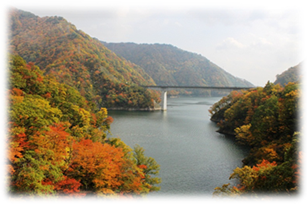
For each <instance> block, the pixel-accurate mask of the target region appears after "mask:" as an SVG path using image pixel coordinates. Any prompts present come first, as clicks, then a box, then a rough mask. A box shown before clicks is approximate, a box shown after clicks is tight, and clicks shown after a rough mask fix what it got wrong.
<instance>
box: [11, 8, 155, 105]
mask: <svg viewBox="0 0 307 204" xmlns="http://www.w3.org/2000/svg"><path fill="white" fill-rule="evenodd" d="M10 28H11V33H10V48H9V49H10V52H11V53H12V54H18V55H20V56H21V57H23V58H24V59H25V60H26V61H27V62H34V63H35V64H36V65H38V66H39V67H40V68H41V69H42V70H44V71H45V74H52V75H54V76H56V78H57V79H58V80H59V81H60V82H64V83H66V84H68V85H70V86H73V87H75V88H77V89H78V90H79V91H80V93H81V94H82V95H83V96H85V97H86V98H87V100H89V101H91V102H93V103H96V104H98V105H99V106H106V104H111V106H122V105H125V104H128V101H129V100H130V99H129V98H123V96H124V97H129V96H131V94H130V92H132V93H133V92H135V91H134V90H135V89H139V87H137V86H136V85H154V84H155V82H154V81H153V79H152V78H151V77H150V76H149V75H148V74H147V73H146V72H145V71H144V70H143V69H142V68H141V67H139V66H137V65H135V64H133V63H131V62H129V61H127V60H125V59H123V58H121V57H119V56H117V55H116V54H115V53H113V52H112V51H110V50H109V49H107V48H106V47H105V46H104V45H102V44H101V43H100V42H99V41H98V40H97V39H94V38H91V37H90V36H89V35H87V34H86V33H84V32H83V31H81V30H77V29H76V27H75V26H74V25H73V24H71V23H69V22H67V21H66V20H65V19H64V18H62V17H43V18H40V17H38V16H35V15H34V14H32V13H29V12H25V11H21V10H17V9H13V10H11V12H10ZM109 87H112V89H113V91H112V93H111V92H109V91H110V88H109ZM141 92H142V93H140V95H144V94H145V92H147V91H146V90H141ZM120 93H123V95H122V96H121V97H119V96H118V95H119V94H120ZM147 95H150V94H147ZM106 96H112V97H109V98H107V97H106ZM131 97H132V96H131ZM133 97H134V98H135V96H133ZM150 97H151V96H150ZM119 98H120V99H119ZM107 100H109V101H108V102H107V103H106V101H107ZM136 100H137V98H136ZM130 101H131V100H130ZM140 105H141V106H142V107H146V106H153V104H152V100H151V99H150V98H149V101H148V103H146V104H145V102H144V103H143V104H137V103H135V104H133V103H130V104H129V106H133V107H137V106H140Z"/></svg>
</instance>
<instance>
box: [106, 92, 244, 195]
mask: <svg viewBox="0 0 307 204" xmlns="http://www.w3.org/2000/svg"><path fill="white" fill-rule="evenodd" d="M218 100H220V97H210V98H205V97H203V98H201V97H178V98H170V99H168V110H167V111H164V112H163V111H156V112H129V111H109V115H110V116H112V117H113V118H114V122H113V123H112V125H111V132H112V135H111V136H110V137H118V138H121V139H122V140H123V141H124V142H125V143H126V144H127V145H129V146H130V147H132V148H133V147H134V146H135V145H136V144H139V145H140V146H141V147H143V148H144V149H145V155H146V156H149V157H153V158H154V159H155V160H156V161H157V163H158V164H159V165H160V168H161V169H160V174H159V177H160V178H162V183H161V184H160V185H159V186H161V190H160V191H159V192H154V193H150V194H149V196H156V195H162V196H168V195H192V196H194V195H197V196H200V195H204V196H212V193H213V191H214V188H215V187H217V186H222V185H223V184H225V183H229V182H230V183H232V184H235V181H233V180H229V179H228V178H229V176H230V174H231V173H232V171H233V169H235V168H236V167H242V162H241V161H242V159H243V158H244V157H245V156H247V153H248V150H247V149H246V148H244V147H242V146H240V145H238V144H236V142H235V140H234V138H233V137H230V136H225V135H223V134H220V133H217V132H216V130H217V129H218V128H217V126H216V124H215V123H213V122H212V121H210V114H209V112H208V109H209V108H210V107H211V106H212V105H213V104H214V103H215V102H217V101H218Z"/></svg>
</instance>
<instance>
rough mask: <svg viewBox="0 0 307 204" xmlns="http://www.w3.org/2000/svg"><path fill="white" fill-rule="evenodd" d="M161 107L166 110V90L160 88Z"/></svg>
mask: <svg viewBox="0 0 307 204" xmlns="http://www.w3.org/2000/svg"><path fill="white" fill-rule="evenodd" d="M161 108H162V110H163V111H166V110H167V90H166V89H162V93H161Z"/></svg>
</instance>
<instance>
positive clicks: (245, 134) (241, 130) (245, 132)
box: [235, 124, 254, 145]
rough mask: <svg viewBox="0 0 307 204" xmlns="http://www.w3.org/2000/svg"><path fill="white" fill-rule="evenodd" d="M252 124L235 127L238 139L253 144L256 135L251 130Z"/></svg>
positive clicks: (243, 142)
mask: <svg viewBox="0 0 307 204" xmlns="http://www.w3.org/2000/svg"><path fill="white" fill-rule="evenodd" d="M250 127H251V124H247V125H242V126H241V127H237V128H236V129H235V133H236V139H237V140H238V141H239V142H240V143H242V144H247V145H250V144H252V142H253V140H254V137H253V136H252V133H251V131H250Z"/></svg>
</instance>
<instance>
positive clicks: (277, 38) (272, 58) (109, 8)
mask: <svg viewBox="0 0 307 204" xmlns="http://www.w3.org/2000/svg"><path fill="white" fill-rule="evenodd" d="M26 2H28V1H26ZM86 2H88V1H86ZM89 2H91V1H89ZM115 2H116V1H115ZM172 2H173V1H172ZM192 2H194V1H192ZM222 2H223V1H222ZM231 2H234V4H230V5H229V4H220V5H214V4H213V5H210V4H204V3H199V2H198V3H194V4H180V3H178V4H176V5H175V6H174V5H173V4H167V5H165V6H159V5H157V4H149V5H148V4H147V5H142V4H141V5H140V4H116V3H113V4H107V5H105V4H101V3H100V4H87V5H84V6H82V4H81V5H80V6H75V7H73V6H66V4H64V5H63V6H57V5H56V4H55V5H45V6H44V5H36V4H29V3H26V4H25V3H23V4H22V3H19V4H17V5H14V4H12V6H15V7H16V8H18V9H21V10H25V11H29V12H31V13H34V14H35V15H38V16H40V17H43V16H62V17H64V18H65V19H66V20H68V21H69V22H70V23H72V24H74V25H75V26H76V27H77V29H80V30H82V31H84V32H86V33H87V34H89V35H90V36H91V37H95V38H98V39H99V40H101V41H106V42H135V43H149V44H151V43H163V44H171V45H174V46H176V47H178V48H180V49H183V50H186V51H190V52H193V53H197V54H201V55H202V56H204V57H206V58H207V59H208V60H210V61H211V62H213V63H214V64H216V65H218V66H219V67H221V68H222V69H224V70H225V71H227V72H229V73H230V74H232V75H234V76H236V77H239V78H243V79H246V80H248V81H249V82H251V83H253V84H254V85H256V86H264V85H265V84H266V82H267V81H271V82H274V81H275V79H276V75H277V74H281V73H282V72H283V71H285V70H286V69H288V68H290V67H292V66H295V65H297V64H299V63H300V62H302V61H303V60H304V56H303V54H302V52H303V51H302V50H303V48H302V44H303V42H302V41H303V38H302V37H303V27H302V25H303V23H302V10H300V7H299V6H298V5H295V4H289V5H290V6H289V5H288V4H284V5H282V4H281V5H279V4H278V5H279V6H275V5H274V4H273V5H269V4H263V5H265V6H263V5H262V4H257V5H255V6H253V5H250V6H242V5H241V4H239V3H240V1H239V3H238V4H235V2H236V1H231ZM264 2H265V1H264ZM273 2H275V1H273ZM276 2H277V1H276ZM292 2H295V1H292ZM96 3H97V2H96ZM208 5H209V6H208ZM222 5H223V6H222ZM236 5H237V6H236ZM240 5H241V6H240Z"/></svg>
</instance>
